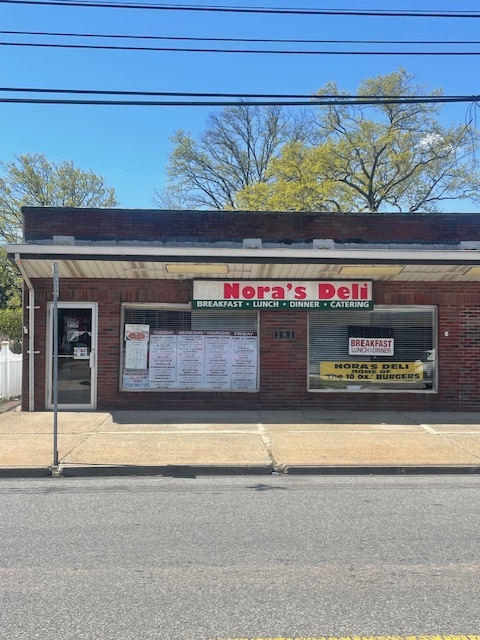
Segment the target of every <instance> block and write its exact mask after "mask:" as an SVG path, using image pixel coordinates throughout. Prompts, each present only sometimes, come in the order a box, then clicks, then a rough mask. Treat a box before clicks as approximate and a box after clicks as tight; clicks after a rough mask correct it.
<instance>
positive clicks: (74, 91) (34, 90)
mask: <svg viewBox="0 0 480 640" xmlns="http://www.w3.org/2000/svg"><path fill="white" fill-rule="evenodd" d="M0 93H56V94H75V95H79V94H88V95H108V96H111V95H116V96H162V97H173V96H176V97H180V96H181V97H189V98H237V99H239V100H242V99H249V98H270V99H271V98H279V99H283V100H289V99H299V98H303V99H305V100H315V101H317V100H340V101H342V102H344V101H349V100H358V101H361V102H362V103H365V101H367V100H369V101H373V100H385V101H387V100H388V99H393V100H402V101H405V103H408V102H413V103H418V102H419V101H425V102H426V101H429V102H469V101H476V100H477V99H478V96H475V95H471V96H465V95H464V96H447V95H443V94H442V95H435V94H433V95H423V96H418V95H411V96H399V95H385V94H382V95H370V94H364V95H352V94H348V95H347V94H343V93H339V94H321V95H315V94H311V93H308V94H305V93H225V92H222V93H204V92H197V91H195V92H192V91H188V92H182V91H121V90H112V89H109V90H107V89H102V90H100V89H57V88H50V87H48V88H44V87H0ZM249 104H250V103H249Z"/></svg>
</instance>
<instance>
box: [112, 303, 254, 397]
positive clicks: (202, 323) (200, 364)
mask: <svg viewBox="0 0 480 640" xmlns="http://www.w3.org/2000/svg"><path fill="white" fill-rule="evenodd" d="M257 319H258V313H257V312H255V311H224V310H219V311H204V310H185V309H179V308H165V305H149V306H143V307H142V306H139V305H124V307H123V325H122V326H123V331H122V346H123V348H122V375H121V381H120V388H121V390H122V391H169V390H182V391H188V390H190V391H257V389H258V383H257V379H258V334H257V324H258V323H257Z"/></svg>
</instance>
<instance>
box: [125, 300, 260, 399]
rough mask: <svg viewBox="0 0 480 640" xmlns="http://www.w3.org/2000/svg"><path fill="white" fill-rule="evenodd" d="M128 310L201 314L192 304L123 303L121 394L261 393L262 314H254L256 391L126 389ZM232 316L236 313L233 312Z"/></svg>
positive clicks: (257, 312)
mask: <svg viewBox="0 0 480 640" xmlns="http://www.w3.org/2000/svg"><path fill="white" fill-rule="evenodd" d="M128 309H132V310H139V311H183V312H189V313H192V311H198V312H200V313H201V310H197V309H192V305H191V304H190V303H187V304H181V303H169V302H158V303H154V302H150V303H140V302H122V303H121V311H120V334H119V349H120V354H119V362H120V367H119V378H118V390H119V391H120V392H121V393H259V392H260V312H259V311H256V312H252V313H255V314H256V326H257V328H256V332H257V350H256V357H257V368H256V369H257V370H256V381H255V389H154V388H152V389H126V388H125V387H123V365H124V349H123V340H124V332H125V311H126V310H128ZM207 313H212V311H211V310H209V311H207ZM231 313H232V314H234V313H235V311H232V312H231Z"/></svg>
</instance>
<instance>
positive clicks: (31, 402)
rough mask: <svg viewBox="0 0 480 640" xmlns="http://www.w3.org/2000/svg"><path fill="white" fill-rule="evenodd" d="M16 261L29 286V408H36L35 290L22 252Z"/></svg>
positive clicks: (32, 409) (16, 256)
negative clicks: (24, 263)
mask: <svg viewBox="0 0 480 640" xmlns="http://www.w3.org/2000/svg"><path fill="white" fill-rule="evenodd" d="M15 263H16V265H17V267H18V270H19V271H20V273H21V274H22V278H23V281H24V282H25V284H26V285H27V287H28V306H27V309H28V351H27V353H28V410H29V411H34V410H35V389H34V384H35V370H34V364H35V353H39V352H38V351H35V350H34V349H35V309H36V308H37V307H35V290H34V288H33V285H32V281H31V280H30V278H29V277H28V275H27V272H26V271H25V267H24V266H23V264H22V260H21V258H20V254H19V253H16V254H15Z"/></svg>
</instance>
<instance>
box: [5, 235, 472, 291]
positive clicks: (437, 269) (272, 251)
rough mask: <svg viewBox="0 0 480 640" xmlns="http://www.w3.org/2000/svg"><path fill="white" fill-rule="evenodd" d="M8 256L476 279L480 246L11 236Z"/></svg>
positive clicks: (273, 272) (104, 270)
mask: <svg viewBox="0 0 480 640" xmlns="http://www.w3.org/2000/svg"><path fill="white" fill-rule="evenodd" d="M7 253H8V256H9V257H10V258H11V259H12V260H16V261H17V263H18V261H20V262H21V265H22V271H23V272H24V273H25V274H26V275H27V276H28V278H30V279H32V280H34V279H37V278H50V277H51V274H52V262H53V261H56V262H58V266H59V275H60V278H80V279H100V278H108V279H121V280H138V279H141V280H148V279H151V280H179V279H180V280H181V279H191V278H217V279H218V278H223V279H229V280H231V279H238V280H240V279H242V280H244V279H262V280H263V279H282V280H283V279H290V280H292V279H295V280H299V279H324V278H329V279H334V278H337V279H349V278H352V279H359V278H360V279H369V280H387V281H402V282H408V281H417V282H431V281H446V282H478V281H480V251H475V250H473V251H472V250H459V249H456V250H453V249H452V250H433V249H431V248H430V249H424V250H422V249H420V250H411V249H408V250H407V249H371V248H368V249H335V250H327V249H322V250H318V249H299V248H263V249H242V248H238V249H236V248H219V247H157V246H145V245H142V246H138V245H133V246H119V245H115V246H105V245H88V246H81V245H80V246H79V245H58V244H18V245H8V246H7Z"/></svg>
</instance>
